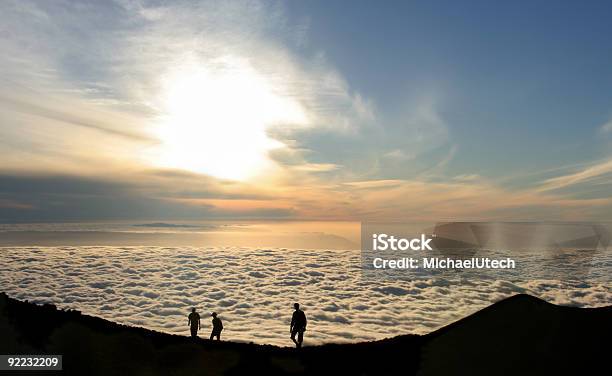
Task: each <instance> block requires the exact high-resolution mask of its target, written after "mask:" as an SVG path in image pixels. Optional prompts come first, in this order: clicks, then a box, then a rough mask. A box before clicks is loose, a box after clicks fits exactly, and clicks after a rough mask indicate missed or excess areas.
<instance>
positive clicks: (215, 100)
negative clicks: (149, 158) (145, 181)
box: [153, 57, 306, 180]
mask: <svg viewBox="0 0 612 376" xmlns="http://www.w3.org/2000/svg"><path fill="white" fill-rule="evenodd" d="M272 82H273V81H272V80H270V79H267V77H265V76H264V75H262V74H260V73H259V72H257V71H256V70H255V69H254V68H253V67H252V66H251V65H249V64H248V62H247V61H245V60H241V59H237V58H231V57H225V58H222V59H218V60H215V61H214V62H209V63H208V64H204V63H201V62H198V63H189V64H182V65H180V66H178V67H177V68H175V69H173V70H172V71H171V72H169V73H168V74H167V75H165V76H164V79H163V85H162V86H163V94H162V113H163V115H162V116H160V118H159V121H158V123H157V124H156V128H155V134H156V137H158V138H159V140H160V141H161V145H160V147H159V148H158V149H157V151H156V152H155V154H154V157H153V159H154V161H155V164H156V165H159V166H163V167H172V168H179V169H185V170H190V171H193V172H198V173H204V174H207V175H211V176H214V177H217V178H222V179H230V180H247V179H249V178H251V177H254V176H257V175H258V174H260V173H262V172H263V171H264V170H266V169H268V168H270V167H271V166H272V165H273V162H272V161H271V160H270V158H269V157H268V155H269V151H270V150H272V149H275V148H282V147H284V146H285V145H284V144H282V143H281V142H279V141H277V140H274V139H272V138H270V137H269V136H268V134H267V129H268V128H269V127H270V126H272V125H283V124H303V123H305V122H306V115H305V112H304V110H303V108H302V106H301V105H300V104H299V102H298V101H297V100H296V99H294V98H291V97H290V96H287V95H282V94H281V93H282V92H283V90H282V88H279V87H275V86H274V85H273V83H272Z"/></svg>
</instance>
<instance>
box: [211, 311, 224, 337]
mask: <svg viewBox="0 0 612 376" xmlns="http://www.w3.org/2000/svg"><path fill="white" fill-rule="evenodd" d="M211 316H212V317H213V319H212V324H213V329H212V333H210V340H211V341H212V340H213V338H214V337H217V341H221V331H222V330H223V323H222V322H221V319H220V318H218V317H217V312H213V313H212V314H211Z"/></svg>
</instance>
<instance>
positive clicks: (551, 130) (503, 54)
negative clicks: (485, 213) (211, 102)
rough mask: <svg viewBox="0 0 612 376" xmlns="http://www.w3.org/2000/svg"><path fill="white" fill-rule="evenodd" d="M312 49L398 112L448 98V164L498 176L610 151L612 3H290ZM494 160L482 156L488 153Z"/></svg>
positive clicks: (382, 107)
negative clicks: (606, 128)
mask: <svg viewBox="0 0 612 376" xmlns="http://www.w3.org/2000/svg"><path fill="white" fill-rule="evenodd" d="M288 8H289V11H290V14H291V16H292V17H295V19H298V20H299V19H300V18H301V17H305V16H304V14H308V16H306V17H307V18H308V21H309V26H310V38H309V44H310V45H313V46H316V48H321V49H323V50H324V51H325V53H326V56H327V57H328V58H329V60H331V61H333V62H334V64H335V66H336V67H337V68H338V69H339V70H341V71H342V72H343V74H344V76H345V77H346V79H347V80H348V81H349V82H350V83H351V86H352V87H354V88H355V89H356V90H359V91H361V92H365V93H368V94H369V95H370V96H371V97H372V98H375V101H376V105H377V108H378V109H379V110H380V111H381V112H383V113H391V114H392V113H394V112H395V111H397V108H398V107H401V106H402V102H403V101H404V100H405V99H406V97H414V96H419V95H420V93H421V92H426V93H428V92H433V93H434V94H435V95H439V96H441V99H440V100H441V101H442V104H441V106H442V110H441V111H443V112H444V115H445V116H446V117H448V118H449V119H452V124H451V125H450V126H449V128H450V131H451V133H452V138H453V140H454V141H455V142H456V143H457V144H459V145H460V146H461V147H460V148H459V151H458V152H457V155H456V157H455V159H454V160H453V162H452V163H449V168H452V169H454V170H455V171H457V172H463V173H470V172H473V171H474V167H475V166H476V167H477V169H478V171H480V173H483V174H486V175H493V176H500V175H504V174H507V172H508V169H511V170H528V169H534V168H550V167H555V166H558V164H559V163H565V164H570V163H573V162H574V163H575V162H581V161H588V160H591V159H593V158H597V157H598V156H601V153H602V149H604V147H607V146H608V145H607V144H606V143H602V142H601V141H602V140H601V138H600V136H599V135H598V134H597V133H598V132H597V131H598V130H599V128H600V127H601V126H602V124H604V123H606V122H607V121H608V120H609V118H610V116H611V114H612V113H611V112H612V109H611V103H612V90H610V88H612V70H611V69H610V62H611V61H612V45H611V43H610V39H609V36H610V35H612V23H610V15H611V14H612V4H610V3H609V2H588V3H587V4H584V3H577V2H559V1H548V2H547V1H540V2H537V3H535V2H522V1H517V2H505V3H499V2H496V3H493V2H487V1H480V2H479V1H472V2H468V3H465V2H455V1H444V2H441V1H431V2H425V1H422V2H418V1H417V2H384V3H382V4H380V3H377V4H375V5H374V4H373V3H372V2H367V1H366V2H361V1H357V2H351V6H346V3H344V2H340V1H336V2H333V1H332V2H291V3H290V6H289V7H288ZM483 154H484V155H486V157H484V155H483Z"/></svg>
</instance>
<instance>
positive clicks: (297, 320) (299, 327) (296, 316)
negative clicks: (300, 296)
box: [289, 303, 306, 349]
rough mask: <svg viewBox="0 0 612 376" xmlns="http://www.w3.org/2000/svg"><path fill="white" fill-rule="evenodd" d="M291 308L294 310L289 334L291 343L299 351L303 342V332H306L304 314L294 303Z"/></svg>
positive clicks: (298, 305) (297, 304)
mask: <svg viewBox="0 0 612 376" xmlns="http://www.w3.org/2000/svg"><path fill="white" fill-rule="evenodd" d="M293 308H295V312H293V316H292V317H291V325H290V326H289V333H291V340H292V341H293V343H295V347H297V348H298V349H299V348H301V347H302V342H304V332H305V331H306V314H304V311H302V310H301V309H300V304H299V303H295V304H294V305H293ZM296 334H297V336H298V337H297V341H296V340H295V335H296Z"/></svg>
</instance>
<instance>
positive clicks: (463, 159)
mask: <svg viewBox="0 0 612 376" xmlns="http://www.w3.org/2000/svg"><path fill="white" fill-rule="evenodd" d="M0 8H2V9H1V10H2V12H0V13H1V14H2V16H0V20H1V21H2V23H1V25H2V26H0V52H2V54H1V56H2V57H0V63H2V65H3V67H4V69H3V72H2V73H0V82H2V89H0V154H1V155H2V161H1V162H0V210H1V211H0V213H1V214H0V220H2V221H5V222H10V221H22V220H28V221H35V220H43V219H44V220H45V221H48V220H65V219H71V220H78V219H95V218H100V219H113V218H141V217H147V218H149V217H151V218H152V217H172V218H179V219H180V218H189V219H194V218H195V219H207V218H217V217H222V218H233V217H239V218H291V219H302V218H307V219H350V220H361V219H369V218H376V219H387V220H390V219H404V218H421V217H426V218H428V219H434V220H445V219H449V218H456V219H464V220H465V219H483V218H494V219H500V220H513V219H521V220H525V219H565V220H582V219H610V212H611V211H610V209H612V202H611V201H610V200H611V198H610V194H609V192H610V190H611V189H612V184H611V183H612V180H611V179H612V149H611V146H612V90H611V89H612V43H611V42H610V38H609V35H612V23H610V22H609V20H610V18H611V17H610V16H612V4H610V2H605V1H601V2H598V1H589V2H586V3H578V2H561V1H538V2H527V1H516V2H505V3H492V2H486V1H470V2H454V1H427V2H426V1H410V2H408V1H405V2H400V1H389V2H366V1H352V2H350V3H349V2H345V1H291V2H272V1H236V2H230V3H227V2H221V1H203V2H195V1H176V2H160V1H130V0H117V1H108V2H75V1H57V2H35V1H6V2H3V4H2V5H1V6H0ZM62 182H64V183H62ZM66 182H70V183H75V184H76V185H75V186H76V187H77V188H76V189H66ZM77 183H78V184H77ZM31 184H34V185H37V188H36V189H29V190H24V189H23V187H27V186H29V185H31ZM71 186H74V185H71ZM101 187H105V188H104V189H101ZM26 191H27V193H26ZM108 202H115V203H118V202H121V204H120V205H118V204H115V205H110V206H109V205H107V203H108Z"/></svg>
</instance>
